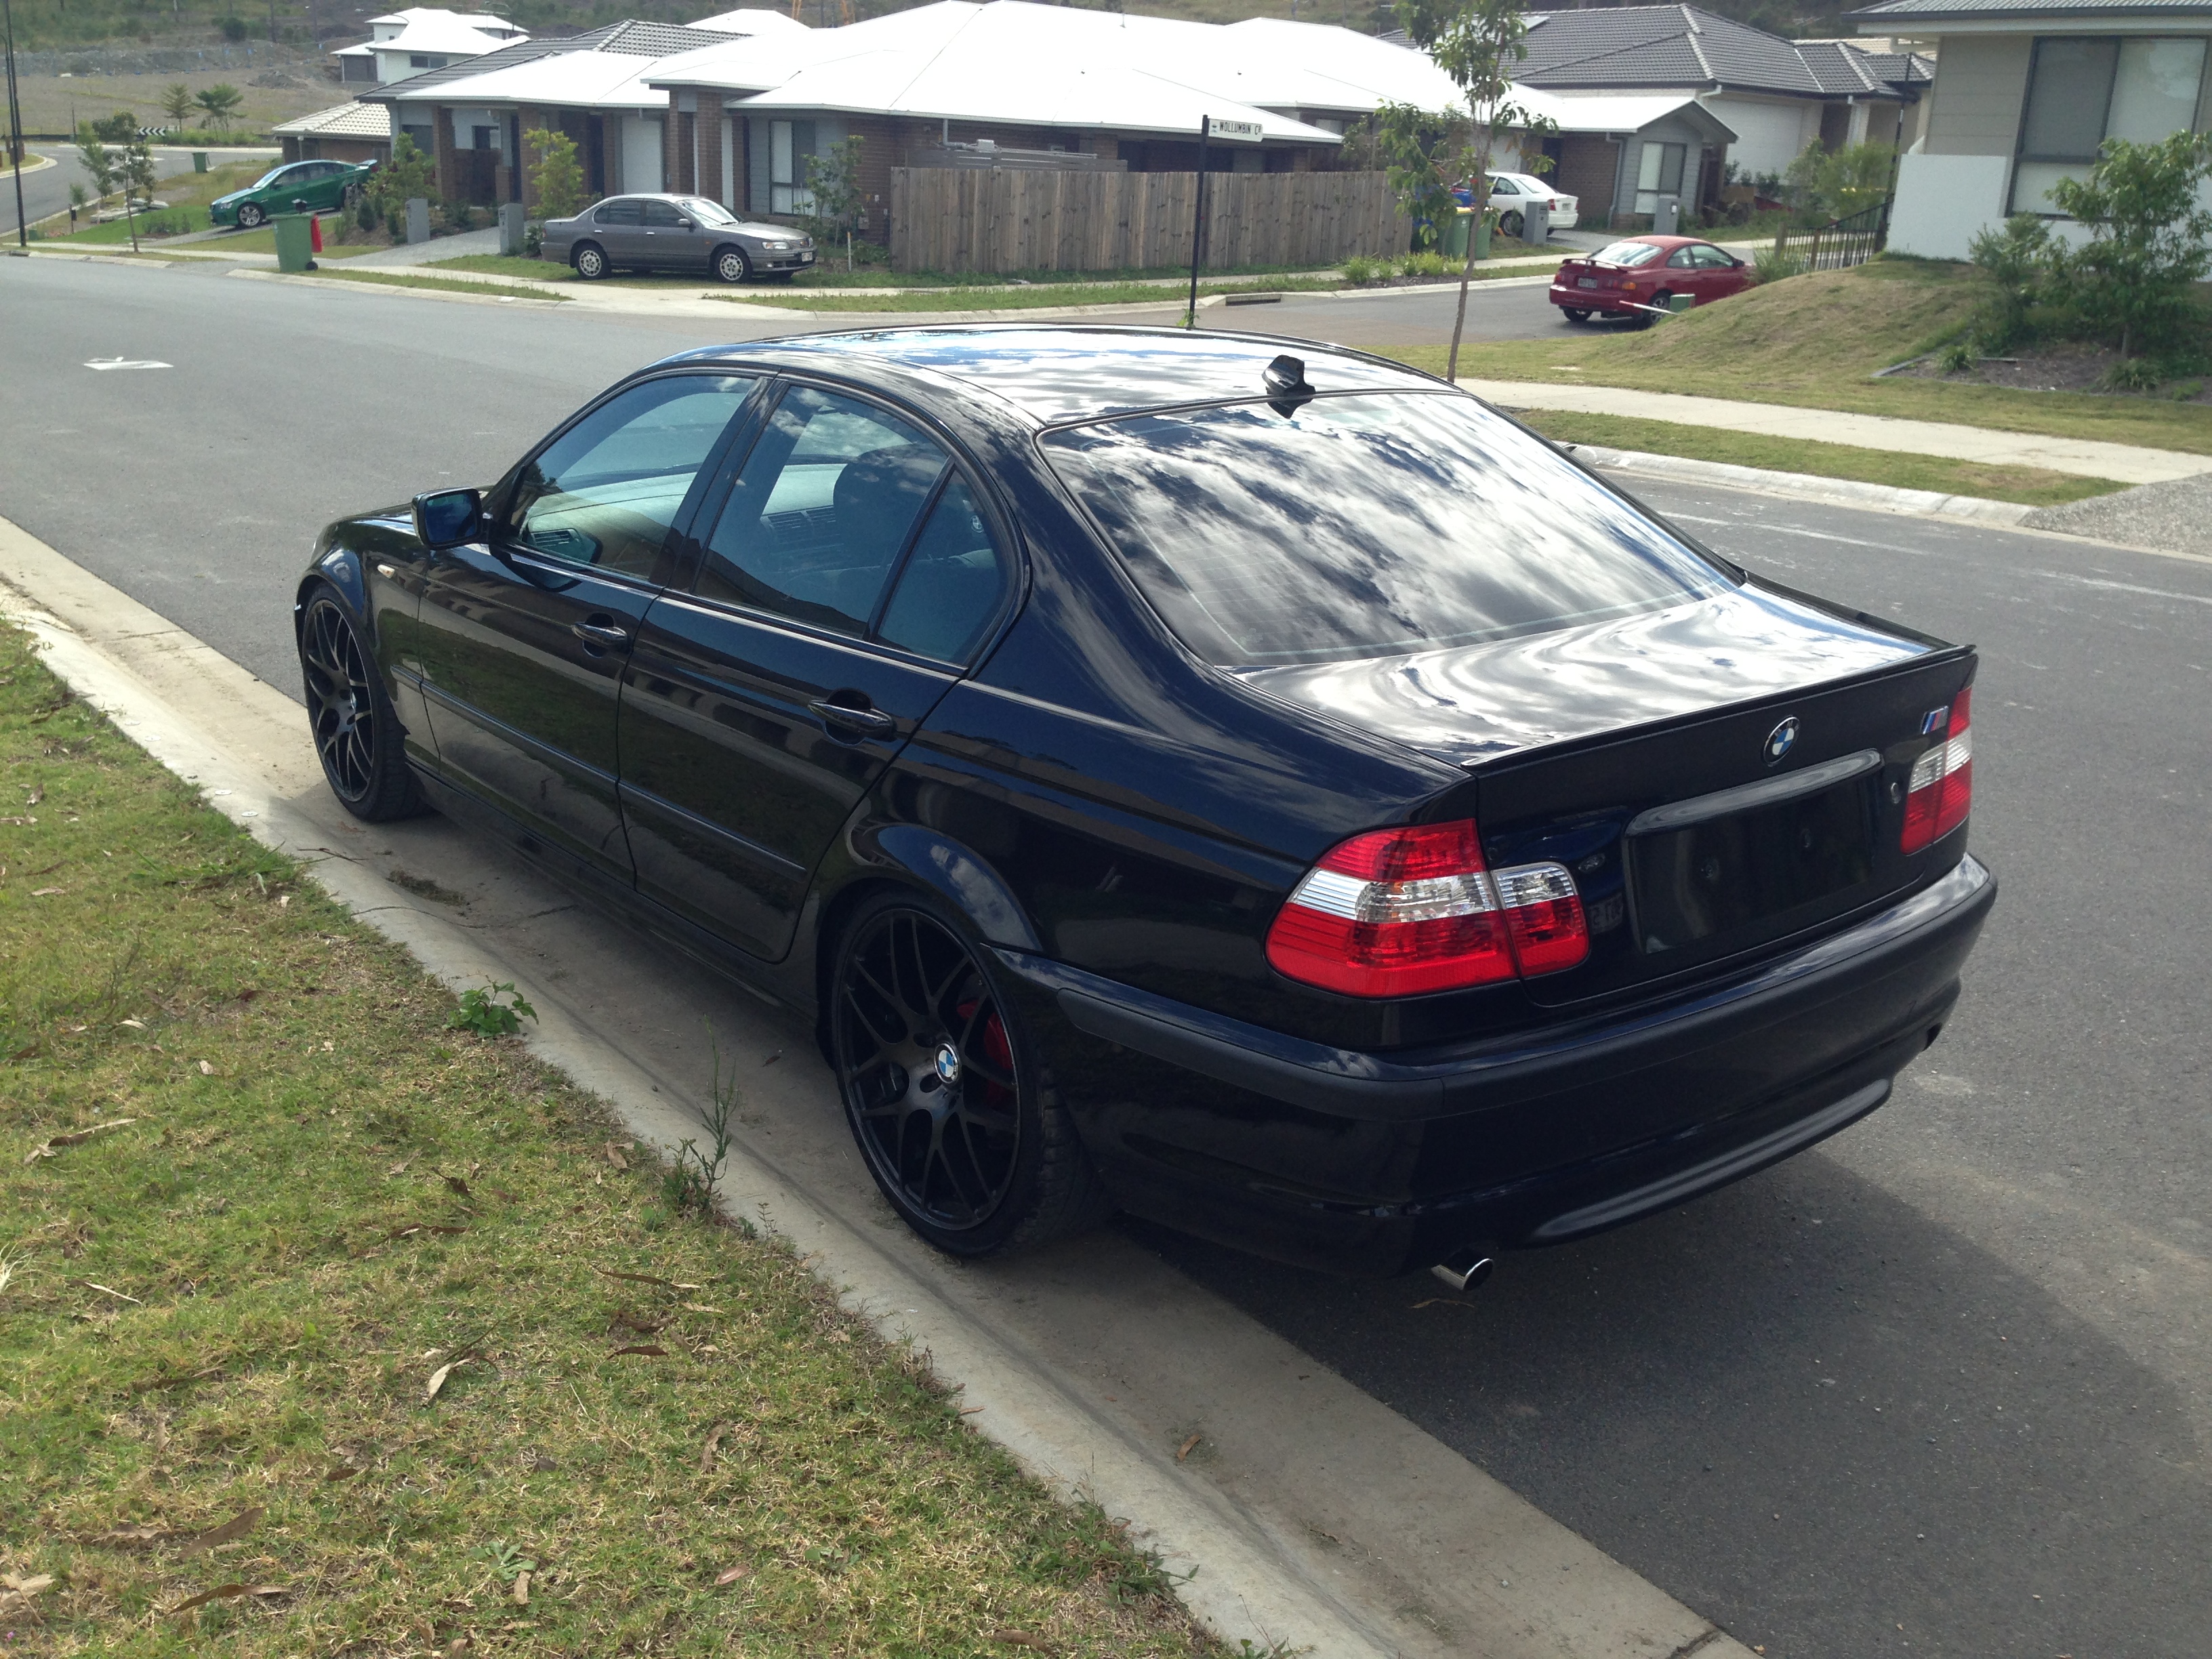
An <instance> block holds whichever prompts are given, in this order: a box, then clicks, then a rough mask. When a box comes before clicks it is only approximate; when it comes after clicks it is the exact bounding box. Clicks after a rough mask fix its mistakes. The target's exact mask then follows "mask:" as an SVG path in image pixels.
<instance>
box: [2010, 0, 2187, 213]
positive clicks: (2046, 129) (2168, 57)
mask: <svg viewBox="0 0 2212 1659" xmlns="http://www.w3.org/2000/svg"><path fill="white" fill-rule="evenodd" d="M2204 44H2205V43H2204V40H2203V38H2202V37H2201V36H2199V37H2194V38H2191V37H2184V38H2181V39H2178V40H2161V39H2156V38H2148V39H2129V40H2113V39H2110V38H2105V39H2097V38H2086V39H2069V38H2060V39H2051V40H2038V41H2037V42H2036V43H2035V61H2034V66H2033V68H2032V69H2030V70H2029V71H2028V76H2027V109H2026V111H2025V112H2023V114H2022V115H2021V123H2020V159H2019V160H2018V161H2016V162H2015V164H2014V167H2013V173H2012V211H2013V212H2015V213H2051V212H2055V211H2056V209H2054V208H2053V207H2052V206H2051V195H2050V192H2051V186H2052V185H2055V184H2057V182H2058V181H2059V180H2060V179H2079V178H2081V177H2082V176H2083V175H2084V174H2086V173H2087V172H2088V171H2089V169H2090V167H2092V166H2093V165H2094V164H2095V162H2096V160H2097V148H2098V146H2099V145H2100V144H2101V143H2103V142H2104V141H2105V140H2106V139H2107V138H2126V139H2130V140H2132V141H2133V142H2135V143H2156V142H2157V141H2159V140H2160V139H2162V138H2166V137H2170V136H2171V135H2172V134H2174V133H2177V132H2186V131H2189V130H2190V129H2191V127H2192V126H2194V125H2196V121H2197V93H2198V91H2199V90H2200V88H2202V86H2203V80H2204Z"/></svg>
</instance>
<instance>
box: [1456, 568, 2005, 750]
mask: <svg viewBox="0 0 2212 1659" xmlns="http://www.w3.org/2000/svg"><path fill="white" fill-rule="evenodd" d="M1758 585H1759V586H1762V587H1766V586H1773V584H1771V583H1767V582H1759V584H1758ZM1778 591H1779V592H1784V593H1789V594H1790V597H1791V598H1793V599H1810V598H1811V597H1812V596H1810V595H1808V594H1801V593H1793V592H1790V589H1788V588H1781V589H1779V590H1778ZM1813 602H1814V603H1815V604H1820V603H1822V602H1820V601H1819V600H1814V601H1813ZM1823 608H1824V609H1826V610H1828V611H1831V612H1832V613H1835V614H1839V615H1840V614H1845V613H1842V612H1838V611H1836V607H1835V606H1833V605H1823ZM1863 620H1865V621H1868V622H1869V623H1870V624H1871V625H1873V626H1875V627H1883V628H1886V627H1887V626H1888V624H1887V623H1881V622H1879V621H1878V620H1875V619H1873V618H1864V619H1863ZM1899 631H1900V632H1904V633H1905V634H1906V635H1907V636H1908V637H1911V638H1916V639H1923V640H1924V639H1926V638H1927V637H1928V636H1927V635H1920V634H1916V633H1913V632H1912V631H1911V630H1899ZM1960 662H1963V663H1965V664H1966V665H1967V666H1968V672H1967V674H1966V678H1965V679H1964V680H1963V681H1961V682H1960V684H1963V685H1972V684H1973V683H1974V675H1973V670H1974V669H1975V668H1977V667H1978V665H1979V663H1980V656H1979V653H1978V652H1977V651H1976V649H1975V647H1972V646H1971V645H1943V644H1941V642H1940V641H1939V642H1937V645H1936V648H1931V649H1929V650H1928V651H1926V652H1923V653H1922V654H1920V655H1918V656H1914V657H1905V658H1903V659H1899V660H1898V661H1896V662H1890V663H1884V664H1882V665H1881V666H1880V667H1878V668H1869V669H1864V670H1862V671H1860V672H1858V673H1856V674H1844V675H1842V676H1840V677H1838V678H1835V679H1832V680H1813V681H1810V682H1808V684H1803V685H1793V686H1791V687H1790V688H1789V689H1788V690H1779V691H1762V692H1760V693H1759V695H1758V696H1753V697H1739V698H1737V699H1735V701H1733V702H1717V703H1712V704H1710V705H1708V706H1707V707H1705V708H1692V709H1689V710H1686V712H1684V713H1682V714H1668V715H1666V716H1665V717H1663V718H1662V719H1659V720H1645V721H1644V722H1642V723H1641V724H1638V725H1635V726H1607V727H1606V728H1605V729H1604V730H1603V731H1601V732H1586V733H1583V734H1582V735H1580V736H1577V737H1572V738H1560V739H1559V741H1558V742H1556V743H1541V744H1529V745H1528V747H1526V748H1522V749H1513V750H1508V751H1507V752H1505V753H1504V754H1502V755H1488V756H1485V757H1482V758H1481V759H1480V760H1472V761H1467V762H1464V763H1461V764H1460V770H1461V772H1462V773H1463V774H1464V775H1466V776H1468V778H1480V777H1484V776H1486V775H1490V774H1492V773H1497V772H1503V771H1506V770H1508V769H1511V768H1513V767H1516V766H1523V765H1526V764H1528V763H1529V762H1530V761H1532V760H1536V759H1540V758H1541V759H1543V760H1553V759H1556V758H1558V757H1560V756H1562V755H1572V754H1577V753H1580V752H1581V751H1582V750H1586V749H1602V748H1606V747H1607V746H1609V745H1611V744H1617V743H1623V742H1629V741H1633V740H1635V739H1638V738H1650V737H1656V736H1658V735H1660V734H1661V733H1663V732H1674V731H1680V730H1681V729H1682V728H1683V727H1685V726H1701V725H1703V724H1704V723H1705V721H1707V720H1718V719H1722V718H1724V717H1725V716H1727V715H1729V714H1742V713H1745V712H1747V711H1748V710H1750V709H1753V708H1759V706H1760V705H1761V704H1772V703H1778V702H1789V701H1790V700H1791V699H1793V698H1801V697H1809V696H1827V695H1829V694H1830V693H1832V692H1836V691H1842V690H1849V689H1850V687H1852V686H1855V685H1875V684H1880V683H1881V681H1883V680H1885V679H1888V678H1893V677H1894V676H1898V675H1902V674H1920V673H1925V672H1926V671H1929V669H1931V668H1940V667H1942V666H1944V665H1948V664H1952V663H1960ZM1423 752H1426V751H1423Z"/></svg>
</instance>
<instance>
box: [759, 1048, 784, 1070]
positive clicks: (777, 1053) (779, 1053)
mask: <svg viewBox="0 0 2212 1659" xmlns="http://www.w3.org/2000/svg"><path fill="white" fill-rule="evenodd" d="M782 1058H783V1050H782V1049H781V1048H779V1049H777V1050H776V1051H775V1053H774V1054H770V1055H769V1057H768V1058H767V1059H766V1060H763V1061H761V1064H762V1066H773V1065H775V1063H776V1061H778V1060H781V1059H782Z"/></svg>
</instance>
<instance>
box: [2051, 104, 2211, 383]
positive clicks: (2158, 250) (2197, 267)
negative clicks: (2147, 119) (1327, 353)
mask: <svg viewBox="0 0 2212 1659" xmlns="http://www.w3.org/2000/svg"><path fill="white" fill-rule="evenodd" d="M2208 179H2212V133H2201V132H2177V133H2174V134H2173V135H2172V136H2171V137H2167V138H2166V139H2164V140H2162V141H2161V142H2160V143H2155V144H2136V143H2129V142H2128V141H2127V140H2126V139H2124V138H2108V139H2106V141H2105V144H2104V149H2103V152H2102V154H2101V155H2100V157H2099V159H2098V161H2097V165H2096V166H2094V167H2091V168H2090V169H2089V176H2088V177H2087V178H2086V179H2061V180H2060V181H2059V182H2058V183H2057V185H2054V186H2053V187H2052V188H2051V201H2052V202H2053V203H2055V204H2057V207H2058V210H2059V211H2061V212H2062V213H2066V214H2069V215H2070V216H2072V217H2074V218H2075V219H2076V220H2078V221H2079V222H2081V224H2082V225H2084V226H2086V227H2087V228H2088V231H2089V240H2088V241H2087V244H2086V245H2084V246H2081V247H2080V248H2078V249H2075V250H2074V251H2073V252H2069V253H2068V254H2066V255H2064V256H2063V258H2059V259H2057V261H2055V262H2054V263H2053V264H2052V267H2051V271H2052V276H2053V277H2054V278H2055V279H2056V284H2057V289H2058V291H2059V294H2060V295H2061V297H2062V298H2063V302H2064V303H2065V304H2066V305H2067V306H2068V307H2069V308H2070V309H2071V310H2072V311H2074V312H2075V314H2076V315H2077V316H2078V317H2079V318H2080V319H2081V323H2082V324H2083V325H2084V326H2086V327H2087V329H2089V330H2090V331H2092V332H2093V333H2094V334H2096V335H2097V336H2098V337H2100V338H2103V339H2106V340H2109V341H2112V343H2114V344H2116V345H2118V347H2119V349H2120V355H2121V356H2123V357H2132V356H2136V354H2137V353H2139V352H2142V351H2143V350H2145V349H2159V348H2160V347H2162V346H2166V345H2169V344H2179V343H2180V342H2181V341H2182V340H2183V339H2185V337H2186V336H2187V335H2188V333H2189V331H2190V325H2191V322H2192V321H2193V320H2194V319H2195V310H2194V307H2192V306H2191V302H2190V289H2191V285H2192V284H2194V283H2198V282H2201V281H2203V278H2204V276H2205V274H2206V273H2207V272H2208V271H2212V247H2208V246H2206V245H2205V239H2206V238H2207V237H2208V236H2212V210H2206V209H2205V208H2204V207H2203V205H2202V204H2201V199H2200V197H2199V195H2198V191H2199V189H2200V187H2201V186H2202V185H2203V184H2204V183H2205V182H2206V181H2207V180H2208Z"/></svg>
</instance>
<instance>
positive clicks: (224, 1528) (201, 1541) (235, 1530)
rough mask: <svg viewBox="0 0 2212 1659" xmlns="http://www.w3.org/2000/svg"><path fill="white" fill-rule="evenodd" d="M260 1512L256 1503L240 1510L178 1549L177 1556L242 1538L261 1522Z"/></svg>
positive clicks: (188, 1554) (205, 1549) (198, 1552)
mask: <svg viewBox="0 0 2212 1659" xmlns="http://www.w3.org/2000/svg"><path fill="white" fill-rule="evenodd" d="M262 1513H263V1511H262V1510H261V1509H260V1507H259V1506H258V1505H256V1506H255V1507H254V1508H252V1509H250V1510H240V1512H239V1513H238V1514H236V1515H234V1516H231V1518H230V1519H229V1520H228V1521H226V1522H223V1523H222V1525H221V1526H219V1527H217V1528H214V1529H213V1530H212V1531H210V1532H204V1533H202V1534H200V1535H199V1536H198V1537H197V1538H195V1539H193V1540H192V1541H191V1542H190V1543H189V1544H186V1545H185V1547H184V1548H183V1549H181V1550H179V1552H178V1554H179V1556H191V1555H198V1554H200V1553H203V1552H204V1551H207V1550H211V1549H213V1548H215V1547H216V1545H218V1544H228V1543H229V1542H231V1541H233V1540H234V1539H239V1538H243V1537H245V1536H246V1534H248V1533H249V1532H252V1530H253V1529H254V1528H256V1527H258V1526H259V1525H260V1524H261V1516H262ZM239 1594H240V1595H244V1594H245V1592H244V1591H243V1590H240V1592H239Z"/></svg>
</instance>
